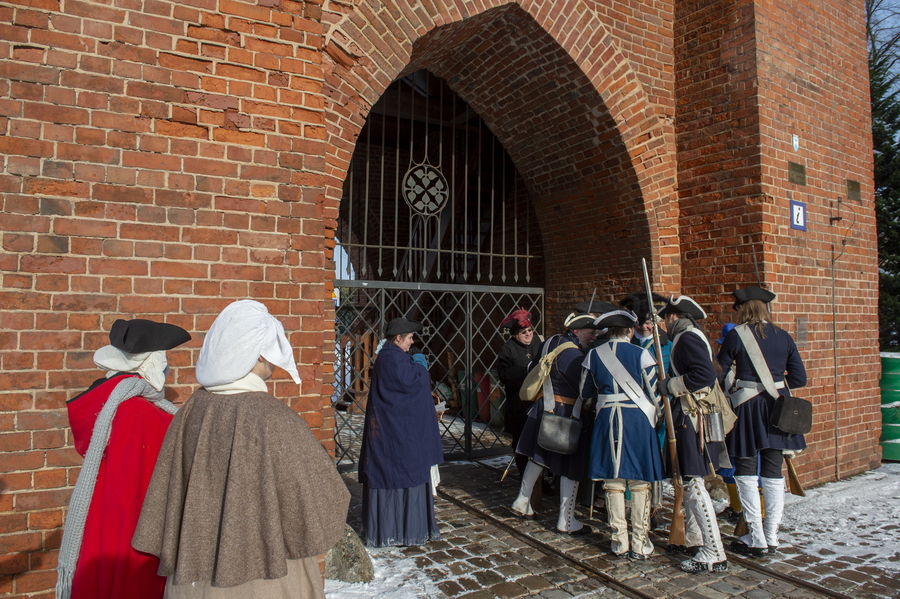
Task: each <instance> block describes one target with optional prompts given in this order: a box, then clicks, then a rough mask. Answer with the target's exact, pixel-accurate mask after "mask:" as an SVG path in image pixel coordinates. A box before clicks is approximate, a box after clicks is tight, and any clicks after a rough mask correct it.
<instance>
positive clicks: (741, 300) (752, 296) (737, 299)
mask: <svg viewBox="0 0 900 599" xmlns="http://www.w3.org/2000/svg"><path fill="white" fill-rule="evenodd" d="M731 295H733V296H734V307H735V308H737V307H738V306H740V305H741V304H746V303H747V302H749V301H750V300H760V301H761V302H764V303H766V304H768V303H769V302H771V301H772V300H773V299H775V297H776V295H775V294H774V293H772V292H771V291H769V290H768V289H763V288H762V287H744V288H743V289H737V290H735V291H734V292H733V293H732V294H731Z"/></svg>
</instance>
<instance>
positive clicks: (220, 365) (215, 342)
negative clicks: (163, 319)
mask: <svg viewBox="0 0 900 599" xmlns="http://www.w3.org/2000/svg"><path fill="white" fill-rule="evenodd" d="M260 356H262V357H263V358H265V359H266V360H268V361H269V362H271V363H272V364H274V365H275V366H278V367H280V368H283V369H284V370H286V371H287V373H288V374H290V375H291V378H292V379H294V382H295V383H297V384H298V385H299V384H300V374H299V373H298V372H297V363H296V362H295V361H294V351H293V349H292V348H291V344H290V343H289V342H288V339H287V336H286V335H285V334H284V327H283V326H282V325H281V323H280V322H279V321H278V319H277V318H275V317H274V316H272V315H271V314H269V311H268V310H267V309H266V307H265V306H264V305H263V304H261V303H260V302H258V301H255V300H238V301H236V302H234V303H232V304H229V305H228V306H227V307H226V308H225V309H224V310H222V313H221V314H219V316H218V317H217V318H216V320H215V321H213V323H212V326H211V327H210V329H209V332H208V333H207V334H206V338H205V339H204V340H203V347H202V348H201V349H200V358H199V359H198V360H197V382H198V383H200V384H201V385H202V386H204V387H215V386H218V385H225V384H228V383H233V382H234V381H237V380H239V379H242V378H244V377H245V376H247V374H249V372H250V371H251V370H252V369H253V367H254V366H255V365H256V363H257V361H258V359H259V357H260Z"/></svg>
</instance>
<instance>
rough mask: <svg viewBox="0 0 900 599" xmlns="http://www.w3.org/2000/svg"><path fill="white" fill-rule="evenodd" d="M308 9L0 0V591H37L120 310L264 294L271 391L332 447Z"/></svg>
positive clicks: (314, 13) (316, 36) (179, 315)
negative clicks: (272, 363)
mask: <svg viewBox="0 0 900 599" xmlns="http://www.w3.org/2000/svg"><path fill="white" fill-rule="evenodd" d="M320 13H321V10H320V7H319V6H317V5H316V4H315V3H303V2H290V1H288V0H283V1H280V2H270V3H267V2H263V3H259V4H257V3H256V2H253V3H248V2H241V1H231V0H221V1H220V2H167V1H152V2H144V3H140V2H138V3H128V2H124V3H116V4H115V5H110V4H98V3H91V2H79V1H76V0H70V1H67V2H66V3H65V13H63V12H61V11H60V4H59V3H58V2H54V1H49V0H37V1H23V2H17V3H2V4H0V32H2V33H0V40H2V41H0V132H2V133H3V135H0V166H2V169H0V170H2V174H0V192H2V196H0V220H2V226H0V228H2V247H3V252H2V254H0V265H2V273H0V275H2V280H0V306H2V312H0V369H2V373H0V389H2V392H0V410H2V413H0V451H2V452H3V457H2V460H0V555H2V557H0V594H6V593H11V594H12V595H13V596H21V595H25V594H30V593H33V592H34V593H39V594H41V592H43V594H46V593H45V591H46V590H47V589H50V588H52V585H53V584H54V581H55V577H56V573H55V571H54V570H53V568H54V567H55V559H56V553H55V549H56V548H57V547H58V545H59V541H60V537H61V528H60V523H61V521H62V518H63V510H64V507H65V506H66V505H67V503H68V497H69V494H70V492H71V489H70V485H71V484H72V483H73V482H74V480H75V478H76V477H77V474H78V466H79V465H80V462H81V459H80V457H79V456H78V455H77V454H75V452H74V450H73V449H72V448H71V437H70V436H69V433H68V430H67V420H66V415H65V408H64V403H65V400H66V399H68V398H70V397H72V396H74V395H75V394H77V393H78V392H79V390H81V389H83V388H85V387H86V386H87V385H88V384H89V382H90V381H92V380H93V379H95V378H97V376H98V371H97V369H96V367H95V366H94V365H93V363H92V360H91V356H92V353H93V351H94V350H95V349H97V348H99V347H100V346H102V345H104V344H105V343H106V342H107V339H106V332H107V331H108V330H109V327H110V325H111V324H112V321H113V320H114V319H116V318H120V317H124V318H128V317H141V318H151V319H160V320H166V321H168V322H173V323H176V324H179V325H181V326H183V327H184V328H186V329H188V330H189V331H191V332H192V333H193V335H194V339H193V340H192V341H191V343H190V344H188V346H187V348H186V349H179V350H175V351H173V352H170V361H171V363H172V364H173V366H174V373H173V376H171V377H170V380H171V381H172V385H171V387H170V388H169V391H168V396H169V398H170V399H173V400H176V401H179V402H180V401H183V400H184V399H185V398H186V397H187V396H188V395H189V393H190V391H191V389H192V388H193V387H194V386H195V380H194V376H193V368H192V364H193V363H194V361H195V360H196V358H197V354H198V349H199V347H200V343H201V341H202V333H203V332H204V331H206V330H207V329H208V328H209V325H210V323H211V322H212V320H213V319H214V317H215V315H216V314H217V312H218V311H219V310H221V308H222V307H224V306H225V305H226V304H228V303H229V302H231V301H233V300H235V299H238V298H245V297H253V298H256V299H259V300H261V301H263V302H264V303H265V304H266V305H267V306H268V308H269V310H270V311H271V312H272V313H273V314H275V315H277V316H278V317H279V318H280V319H281V320H282V322H284V325H285V328H286V329H287V330H288V331H289V332H290V339H291V342H292V343H293V344H294V345H295V346H296V347H297V348H298V351H297V356H298V359H299V363H300V375H301V377H302V378H303V384H302V387H300V388H299V389H298V387H297V386H296V385H294V384H293V383H292V382H290V381H289V380H285V379H281V380H279V381H278V382H277V383H276V384H275V394H276V395H277V396H279V397H282V398H285V399H286V401H288V402H289V403H290V405H291V406H292V407H293V408H294V409H296V410H297V411H299V412H302V413H303V414H304V416H305V417H306V418H307V420H308V421H309V422H310V424H311V425H312V426H314V427H315V428H316V430H317V432H318V434H319V436H320V438H322V439H323V441H324V442H325V444H326V445H327V446H329V447H331V446H332V445H333V441H332V437H333V428H334V424H333V416H332V414H331V411H330V408H327V409H326V408H324V407H323V406H325V405H330V404H329V402H328V399H327V397H328V395H329V394H330V389H329V388H327V387H326V383H325V380H326V375H330V372H331V366H330V364H328V363H326V362H325V361H324V360H323V359H322V352H323V346H324V344H325V338H326V336H327V334H326V331H328V330H329V329H330V328H331V327H332V324H331V321H326V320H325V319H324V312H323V309H322V306H323V302H325V301H328V302H330V294H329V291H328V290H327V289H325V287H324V286H323V284H322V280H323V279H324V278H330V277H331V276H333V275H332V274H331V272H330V271H328V269H327V267H328V262H327V260H326V259H325V252H324V249H325V245H326V244H327V243H328V240H327V238H326V235H325V227H324V224H323V221H322V214H321V202H320V195H321V188H322V187H321V181H322V177H323V174H324V172H323V171H324V167H325V161H324V159H323V155H324V141H323V140H324V137H325V119H324V113H323V110H322V96H321V89H322V70H321V67H320V62H321V56H320V54H319V52H318V50H317V48H319V47H320V45H321V42H320V32H321V25H320V23H319V15H320Z"/></svg>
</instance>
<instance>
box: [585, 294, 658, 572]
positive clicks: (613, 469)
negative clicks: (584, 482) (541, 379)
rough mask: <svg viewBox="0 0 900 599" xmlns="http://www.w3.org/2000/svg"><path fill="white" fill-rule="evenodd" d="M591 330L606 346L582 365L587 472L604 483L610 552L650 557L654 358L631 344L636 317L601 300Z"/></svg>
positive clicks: (655, 448)
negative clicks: (589, 433) (591, 411)
mask: <svg viewBox="0 0 900 599" xmlns="http://www.w3.org/2000/svg"><path fill="white" fill-rule="evenodd" d="M599 310H600V312H601V314H600V316H599V317H597V319H596V320H595V321H594V326H596V327H597V328H599V329H607V336H608V337H609V342H608V343H606V344H604V345H601V346H600V347H598V348H596V349H592V350H591V351H590V352H588V355H587V357H586V358H585V359H584V362H582V366H583V367H584V368H585V369H586V370H587V371H588V376H587V379H586V381H585V384H584V387H583V389H582V395H583V396H584V397H594V396H596V408H597V416H596V418H595V420H594V434H593V439H592V443H591V452H590V463H589V467H588V472H589V475H590V477H591V478H592V479H593V480H603V481H604V485H603V487H604V490H605V491H606V512H607V515H608V521H609V527H610V528H611V529H612V532H613V535H612V552H613V554H615V555H616V556H619V557H628V558H629V559H635V560H643V559H647V557H649V556H650V554H652V553H653V543H652V542H651V541H650V539H649V537H648V533H649V527H650V484H651V483H652V482H656V481H660V480H662V479H663V468H662V456H661V454H660V447H659V439H658V437H657V434H656V424H657V422H658V420H659V417H660V408H659V396H658V395H657V392H656V382H657V380H656V379H657V376H656V359H655V358H653V357H651V356H650V354H649V353H647V350H645V349H643V348H641V347H640V346H638V345H633V344H632V343H631V335H632V329H633V328H634V326H635V324H636V323H637V317H636V316H635V314H634V313H633V312H631V311H629V310H623V309H621V308H616V306H614V305H612V304H609V303H606V302H603V303H602V304H601V305H600V306H599ZM626 488H628V489H629V490H630V491H631V535H630V538H629V534H628V523H627V521H626V520H625V489H626Z"/></svg>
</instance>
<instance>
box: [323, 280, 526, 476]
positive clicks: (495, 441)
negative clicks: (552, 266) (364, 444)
mask: <svg viewBox="0 0 900 599" xmlns="http://www.w3.org/2000/svg"><path fill="white" fill-rule="evenodd" d="M335 288H336V289H337V292H336V296H337V302H338V304H337V327H336V328H337V339H336V350H335V384H334V395H333V396H332V401H333V403H334V405H335V407H336V411H335V418H336V434H335V442H336V446H337V448H336V453H337V457H338V465H339V467H341V468H342V469H343V468H348V469H349V468H353V467H355V465H356V464H357V462H358V458H359V449H360V446H361V441H362V429H363V421H364V414H365V406H366V401H367V399H368V392H369V382H370V376H371V368H372V365H373V363H374V360H375V358H376V351H377V350H378V345H379V343H380V342H381V331H382V329H383V326H384V324H385V322H387V320H390V319H391V318H393V316H391V315H399V314H405V315H407V317H408V318H410V319H414V320H418V321H419V322H421V323H422V324H423V325H424V329H423V330H422V332H421V333H419V334H417V338H418V341H417V344H416V345H417V346H418V347H420V348H421V349H422V350H423V352H424V353H425V355H426V357H427V359H428V364H429V369H428V370H429V374H430V376H431V385H432V390H433V392H434V393H433V396H434V397H435V400H436V401H437V400H441V401H444V402H445V403H446V405H447V411H446V412H445V413H444V415H443V418H442V419H441V421H440V423H439V427H440V431H441V439H442V441H443V447H444V454H445V457H446V458H447V459H449V460H453V459H468V458H476V457H484V456H489V455H496V454H502V453H507V452H509V451H510V442H511V437H510V436H509V435H508V434H506V433H505V432H504V424H505V414H506V404H507V398H506V397H505V396H504V393H503V386H502V385H501V384H500V382H499V380H498V378H497V372H496V368H495V364H496V359H497V352H498V351H499V350H500V347H501V346H502V345H503V343H504V342H505V335H503V334H502V332H501V330H500V329H499V328H498V327H497V325H498V323H499V322H500V321H501V320H503V318H504V317H505V316H506V315H508V314H509V313H510V312H512V311H513V310H514V309H516V308H519V307H520V308H525V309H527V310H529V311H530V312H531V313H532V317H533V322H534V327H535V331H537V332H540V331H541V330H542V329H543V317H542V315H543V307H544V306H543V304H544V295H543V290H542V289H540V288H531V287H489V286H482V285H440V284H426V283H398V282H388V281H349V280H338V281H335ZM382 315H388V316H386V317H382Z"/></svg>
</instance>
